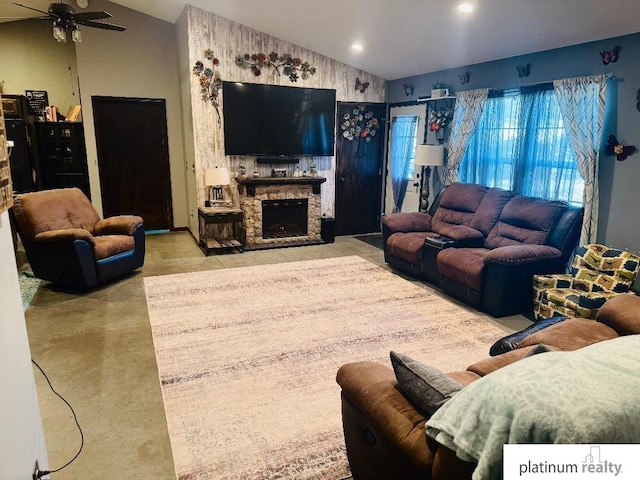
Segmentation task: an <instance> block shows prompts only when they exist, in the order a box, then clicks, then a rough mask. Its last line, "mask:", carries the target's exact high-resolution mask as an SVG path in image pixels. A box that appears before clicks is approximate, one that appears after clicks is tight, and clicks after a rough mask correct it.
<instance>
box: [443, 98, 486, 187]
mask: <svg viewBox="0 0 640 480" xmlns="http://www.w3.org/2000/svg"><path fill="white" fill-rule="evenodd" d="M488 95H489V89H487V88H480V89H477V90H465V91H463V92H459V93H458V94H457V95H456V106H455V108H454V109H453V119H452V121H451V133H450V134H449V143H448V147H447V149H448V153H447V163H446V165H445V167H444V169H443V172H442V176H443V179H444V184H445V185H449V184H451V183H454V182H457V181H458V180H459V175H458V169H459V167H460V163H461V162H462V159H463V158H464V153H465V151H466V150H467V146H468V145H469V142H470V141H471V139H472V138H473V137H474V135H475V134H476V127H477V126H478V123H479V122H480V119H481V118H482V112H483V110H484V106H485V105H486V103H487V97H488Z"/></svg>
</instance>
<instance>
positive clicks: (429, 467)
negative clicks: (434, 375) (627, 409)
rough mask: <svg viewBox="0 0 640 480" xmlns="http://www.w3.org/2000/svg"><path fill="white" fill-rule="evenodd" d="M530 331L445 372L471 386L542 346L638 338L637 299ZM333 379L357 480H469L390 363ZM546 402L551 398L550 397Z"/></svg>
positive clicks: (359, 367) (465, 465)
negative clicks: (592, 316) (430, 432)
mask: <svg viewBox="0 0 640 480" xmlns="http://www.w3.org/2000/svg"><path fill="white" fill-rule="evenodd" d="M531 332H532V333H531V334H529V335H526V336H525V335H523V336H522V337H523V338H519V339H518V342H514V345H513V346H514V347H515V349H514V350H510V351H506V352H505V353H502V354H500V355H497V356H493V357H489V358H486V359H483V360H480V361H479V362H476V363H473V364H472V365H470V366H469V367H468V368H467V369H466V370H465V371H458V372H450V373H447V376H449V377H450V378H451V379H453V380H455V381H456V382H458V383H460V384H461V385H469V384H471V383H472V382H474V381H476V380H478V379H480V378H481V377H483V376H485V375H489V374H491V373H493V372H495V371H497V370H499V369H501V368H503V367H505V366H507V365H510V364H512V363H515V362H518V361H520V360H521V359H523V358H524V357H525V356H527V355H528V354H530V353H531V352H532V351H533V350H534V349H536V347H537V346H539V345H541V344H542V345H546V346H548V347H549V348H553V349H557V350H563V351H570V350H578V349H581V348H583V347H586V346H589V345H592V344H595V343H599V342H604V341H607V340H612V339H615V338H617V337H619V336H626V335H637V334H638V333H640V297H638V296H636V295H631V294H624V295H619V296H617V297H614V298H612V299H610V300H608V301H607V302H606V303H605V305H604V306H603V307H602V308H601V309H600V310H599V312H598V315H597V320H596V321H594V320H588V319H584V318H569V319H567V320H564V321H560V322H557V323H554V324H552V325H551V326H548V327H546V328H544V329H542V330H538V331H535V330H532V331H531ZM337 382H338V384H339V385H340V387H341V389H342V394H341V396H342V422H343V427H344V436H345V443H346V449H347V457H348V459H349V464H350V466H351V473H352V475H353V478H354V480H386V479H389V478H402V479H406V480H409V479H425V478H427V479H432V480H470V479H471V475H472V473H473V471H474V469H475V468H476V464H475V463H470V462H465V461H462V460H461V459H460V458H458V457H457V456H456V454H455V453H454V452H453V451H452V450H450V449H449V448H447V447H444V446H442V445H440V444H439V443H438V442H436V441H435V440H434V439H432V438H431V437H428V436H427V435H426V432H425V422H426V421H427V415H426V414H424V413H421V412H420V411H419V410H418V408H417V407H416V406H415V405H414V404H413V403H412V402H411V401H410V400H409V399H408V397H407V396H406V395H405V394H403V392H402V390H401V388H400V386H399V385H398V382H397V380H396V376H395V374H394V371H393V370H392V369H391V367H389V366H387V365H383V364H380V363H376V362H355V363H348V364H345V365H343V366H342V367H340V369H339V370H338V374H337ZM550 399H551V401H553V397H550ZM532 429H533V428H532ZM589 442H590V440H588V441H587V442H586V443H589ZM594 443H599V442H594Z"/></svg>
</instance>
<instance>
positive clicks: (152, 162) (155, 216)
mask: <svg viewBox="0 0 640 480" xmlns="http://www.w3.org/2000/svg"><path fill="white" fill-rule="evenodd" d="M91 100H92V104H93V116H94V122H95V130H96V146H97V152H98V167H99V169H100V188H101V191H102V207H103V213H104V216H105V217H108V216H111V215H119V214H135V215H139V216H141V217H142V218H143V219H144V224H145V228H146V229H147V230H154V229H167V228H171V227H172V226H173V216H172V211H171V178H170V171H169V147H168V140H167V114H166V105H165V101H164V100H162V99H144V98H123V97H99V96H93V97H91Z"/></svg>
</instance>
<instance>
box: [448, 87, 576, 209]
mask: <svg viewBox="0 0 640 480" xmlns="http://www.w3.org/2000/svg"><path fill="white" fill-rule="evenodd" d="M459 174H460V178H461V180H462V181H464V182H473V183H479V184H482V185H487V186H490V187H500V188H505V189H509V190H514V191H516V192H518V193H520V194H522V195H528V196H534V197H542V198H548V199H553V200H566V201H569V202H571V203H573V204H576V205H581V204H582V195H583V190H584V181H583V180H582V177H581V176H580V173H579V171H578V166H577V163H576V156H575V152H574V150H573V147H572V145H571V141H570V139H569V137H568V136H567V134H566V132H565V128H564V124H563V119H562V113H561V111H560V106H559V103H558V100H557V98H556V95H555V93H554V91H553V86H552V85H550V84H549V85H545V86H541V87H536V88H530V89H522V90H515V91H508V92H504V94H502V95H499V96H495V97H490V98H489V99H488V100H487V104H486V106H485V109H484V113H483V116H482V118H481V120H480V124H479V125H478V128H477V131H476V135H474V137H473V139H472V140H471V142H470V144H469V147H468V148H467V151H466V152H465V155H464V158H463V160H462V163H461V165H460V170H459Z"/></svg>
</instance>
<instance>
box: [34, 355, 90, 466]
mask: <svg viewBox="0 0 640 480" xmlns="http://www.w3.org/2000/svg"><path fill="white" fill-rule="evenodd" d="M31 362H32V363H33V364H34V365H35V366H36V367H38V370H40V373H42V375H44V378H45V380H46V381H47V383H48V384H49V388H50V389H51V391H52V392H53V393H55V394H56V395H57V396H58V397H59V398H60V400H62V401H63V402H64V403H66V404H67V406H68V407H69V409H70V410H71V414H72V415H73V419H74V420H75V422H76V426H77V427H78V431H79V432H80V448H79V449H78V452H77V453H76V454H75V455H74V456H73V458H72V459H71V460H69V461H68V462H67V463H65V464H64V465H63V466H61V467H60V468H56V469H55V470H42V471H40V472H38V478H42V477H44V476H45V475H49V474H50V473H56V472H59V471H60V470H62V469H63V468H66V467H68V466H69V465H71V462H73V461H74V460H75V459H76V458H78V455H80V452H82V447H84V433H82V428H80V423H78V417H76V412H75V410H74V409H73V407H72V406H71V404H70V403H69V402H67V401H66V400H65V399H64V397H63V396H62V395H60V394H59V393H58V392H56V390H55V388H53V385H51V381H50V380H49V377H47V374H46V373H44V370H42V368H41V367H40V365H38V364H37V363H36V361H35V360H34V359H33V358H32V359H31ZM34 476H35V475H34Z"/></svg>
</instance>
